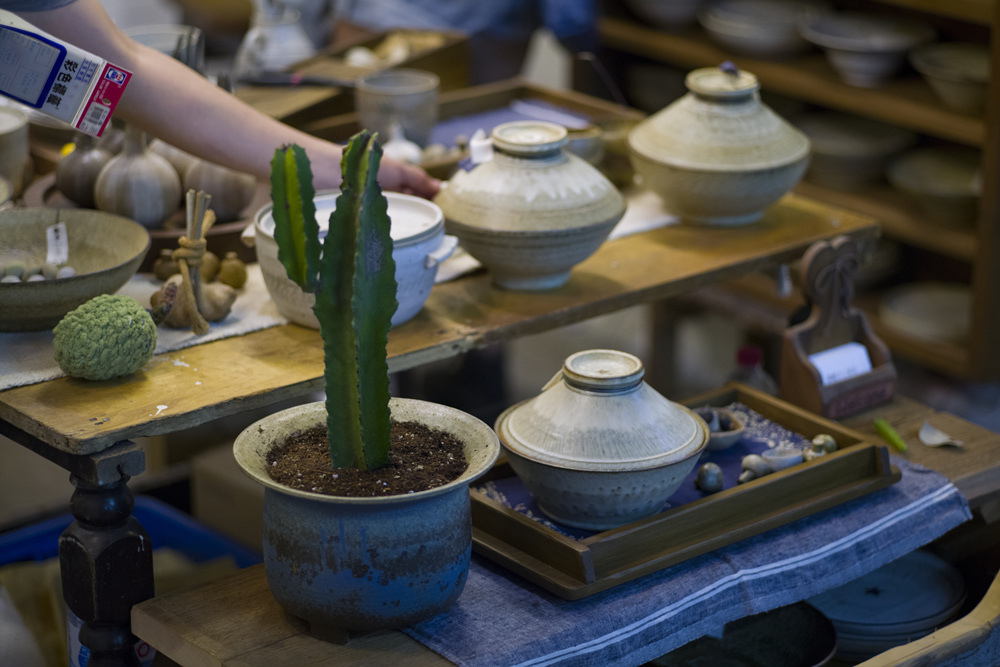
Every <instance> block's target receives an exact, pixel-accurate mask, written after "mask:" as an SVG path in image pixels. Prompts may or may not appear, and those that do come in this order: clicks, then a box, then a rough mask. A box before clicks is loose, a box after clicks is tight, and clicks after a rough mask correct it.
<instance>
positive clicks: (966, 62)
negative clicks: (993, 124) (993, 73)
mask: <svg viewBox="0 0 1000 667" xmlns="http://www.w3.org/2000/svg"><path fill="white" fill-rule="evenodd" d="M910 64H911V65H913V68H914V69H915V70H917V71H918V72H920V75H921V76H923V77H924V80H925V81H927V85H928V86H930V88H931V90H933V91H934V94H935V95H937V96H938V99H940V100H941V102H942V103H943V104H944V105H945V106H947V107H948V108H950V109H953V110H955V111H960V112H962V113H970V114H979V115H981V114H983V113H984V112H985V111H986V90H987V87H988V86H989V82H990V51H989V49H988V48H987V47H985V46H983V45H981V44H973V43H970V42H939V43H936V44H926V45H924V46H921V47H920V48H917V49H914V50H913V51H911V52H910Z"/></svg>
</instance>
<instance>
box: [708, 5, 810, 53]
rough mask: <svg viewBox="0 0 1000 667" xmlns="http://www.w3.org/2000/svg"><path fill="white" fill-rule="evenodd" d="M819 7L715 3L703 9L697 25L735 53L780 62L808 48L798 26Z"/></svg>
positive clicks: (808, 44)
mask: <svg viewBox="0 0 1000 667" xmlns="http://www.w3.org/2000/svg"><path fill="white" fill-rule="evenodd" d="M820 7H821V5H818V4H815V3H811V2H798V1H797V0H716V1H715V2H712V3H710V4H705V5H702V7H701V9H699V11H698V23H700V24H701V26H702V27H703V28H704V29H705V31H706V32H708V34H709V35H710V36H711V37H712V39H714V40H715V41H716V42H718V43H719V44H720V45H722V46H723V47H725V48H727V49H730V50H732V51H733V52H734V53H739V54H743V55H748V56H758V57H763V58H781V57H785V56H790V55H793V54H796V53H801V52H802V51H805V50H806V49H809V48H811V46H812V45H811V44H810V43H809V42H808V41H806V39H805V38H804V37H802V35H801V34H799V30H798V24H799V22H800V21H801V20H802V19H803V18H804V17H805V16H808V15H809V14H811V13H813V12H815V11H817V10H818V9H820Z"/></svg>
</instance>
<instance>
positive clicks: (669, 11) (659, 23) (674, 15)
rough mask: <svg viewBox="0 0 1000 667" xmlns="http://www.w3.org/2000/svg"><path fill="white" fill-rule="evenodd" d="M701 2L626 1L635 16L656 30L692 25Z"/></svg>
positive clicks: (690, 0)
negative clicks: (647, 22)
mask: <svg viewBox="0 0 1000 667" xmlns="http://www.w3.org/2000/svg"><path fill="white" fill-rule="evenodd" d="M702 2H703V0H626V2H625V4H626V5H628V7H629V9H631V10H632V11H633V12H634V13H635V15H636V16H638V17H639V18H641V19H644V20H646V21H649V22H650V23H651V24H652V25H654V26H656V27H657V28H666V29H668V30H670V29H676V28H683V27H685V26H689V25H692V24H693V23H694V22H695V21H696V19H697V16H698V8H699V7H700V6H701V5H702Z"/></svg>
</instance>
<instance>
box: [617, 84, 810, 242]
mask: <svg viewBox="0 0 1000 667" xmlns="http://www.w3.org/2000/svg"><path fill="white" fill-rule="evenodd" d="M685 83H686V85H687V87H688V90H689V92H688V93H687V94H686V95H684V96H683V97H681V98H680V99H679V100H677V101H675V102H673V103H671V104H670V105H669V106H667V107H666V108H664V109H662V110H660V111H658V112H656V113H655V114H653V115H652V116H650V117H649V118H647V119H645V120H643V121H642V122H640V123H639V124H637V125H636V126H635V128H633V129H632V130H631V132H629V135H628V148H629V154H630V157H631V159H632V164H633V165H634V166H635V171H636V173H637V174H638V175H639V176H640V177H641V179H642V184H643V185H644V186H645V187H648V188H649V189H650V190H652V191H653V192H655V193H656V194H658V195H659V196H660V198H661V199H662V200H663V203H664V207H665V208H666V209H667V210H668V211H669V212H670V213H673V214H675V215H677V216H679V217H680V218H681V219H682V220H684V221H685V222H690V223H694V224H702V225H713V226H734V225H744V224H749V223H752V222H755V221H757V220H759V219H760V218H761V217H762V216H763V215H764V210H765V209H766V208H767V207H768V206H770V205H771V204H774V203H775V202H776V201H778V199H780V198H781V197H782V196H783V195H784V194H785V193H787V192H788V191H789V190H791V189H792V188H793V187H794V186H795V185H796V184H797V183H798V182H799V180H800V179H801V178H802V175H803V174H804V173H805V170H806V167H807V166H808V164H809V139H808V137H806V135H805V134H803V133H802V132H800V131H799V130H798V129H796V128H794V127H793V126H792V125H791V124H790V123H788V122H787V121H786V120H785V119H783V118H781V117H780V116H779V115H778V114H776V113H775V112H774V111H773V110H772V109H771V108H770V107H768V106H767V105H765V104H764V103H762V102H761V100H760V94H759V88H760V86H759V84H758V82H757V77H756V76H754V75H753V74H752V73H751V72H747V71H746V70H736V69H734V68H731V69H723V68H722V67H706V68H703V69H697V70H694V71H693V72H691V73H689V74H688V75H687V79H686V82H685Z"/></svg>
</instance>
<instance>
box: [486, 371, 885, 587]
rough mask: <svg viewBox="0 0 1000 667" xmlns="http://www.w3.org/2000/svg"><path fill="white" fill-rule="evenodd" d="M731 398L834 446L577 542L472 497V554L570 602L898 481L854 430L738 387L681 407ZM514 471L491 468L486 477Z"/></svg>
mask: <svg viewBox="0 0 1000 667" xmlns="http://www.w3.org/2000/svg"><path fill="white" fill-rule="evenodd" d="M734 401H737V402H740V403H742V404H744V405H746V406H747V407H748V408H751V409H752V410H755V411H756V412H758V413H760V414H761V415H762V416H764V417H766V418H767V419H769V420H770V421H772V422H774V423H777V424H779V425H781V426H783V427H785V428H787V429H789V430H791V431H794V432H796V433H799V434H800V435H803V436H805V437H807V438H812V437H813V436H815V435H816V434H818V433H829V434H830V435H832V436H833V437H834V438H836V440H837V442H838V443H839V444H840V446H841V449H840V450H838V451H837V452H835V453H833V454H828V455H827V456H824V457H821V458H819V459H816V460H813V461H810V462H807V463H802V464H799V465H797V466H793V467H791V468H788V469H786V470H783V471H781V472H777V473H773V474H771V475H767V476H766V477H763V478H760V479H756V480H753V481H751V482H748V483H746V484H742V485H740V486H737V487H734V488H730V489H726V490H723V491H720V492H719V493H716V494H714V495H712V496H709V497H706V498H704V499H702V500H697V501H694V502H691V503H688V504H686V505H683V506H681V507H676V508H673V509H670V510H667V511H665V512H662V513H660V514H657V515H655V516H652V517H648V518H646V519H642V520H640V521H636V522H633V523H630V524H627V525H625V526H622V527H619V528H615V529H613V530H607V531H604V532H601V533H597V534H595V535H593V536H591V537H587V538H584V539H580V540H574V539H572V538H570V537H567V536H565V535H563V534H561V533H559V532H557V531H555V530H553V529H551V528H549V527H547V526H545V525H543V524H542V523H539V522H538V521H535V520H533V519H530V518H528V517H527V516H525V515H523V514H521V513H520V512H517V511H516V510H513V509H511V508H509V507H506V506H505V505H503V504H501V503H498V502H496V501H494V500H492V499H491V498H488V497H487V496H486V495H485V494H484V493H483V492H481V491H478V490H476V489H473V490H472V526H473V530H472V532H473V550H474V551H475V552H476V553H478V554H480V555H482V556H485V557H486V558H489V559H490V560H492V561H494V562H496V563H498V564H500V565H502V566H504V567H506V568H507V569H509V570H511V571H512V572H514V573H516V574H518V575H520V576H522V577H524V578H525V579H527V580H528V581H531V582H533V583H535V584H537V585H539V586H541V587H542V588H544V589H546V590H548V591H550V592H552V593H554V594H556V595H558V596H560V597H563V598H566V599H569V600H577V599H580V598H584V597H587V596H588V595H593V594H594V593H597V592H599V591H603V590H606V589H608V588H611V587H613V586H617V585H619V584H623V583H625V582H627V581H631V580H633V579H636V578H638V577H641V576H643V575H646V574H650V573H652V572H656V571H658V570H662V569H664V568H667V567H670V566H671V565H676V564H677V563H680V562H682V561H685V560H687V559H689V558H693V557H695V556H699V555H701V554H704V553H707V552H709V551H713V550H715V549H718V548H719V547H723V546H726V545H729V544H733V543H734V542H738V541H739V540H742V539H745V538H747V537H752V536H754V535H758V534H760V533H763V532H765V531H767V530H770V529H771V528H776V527H778V526H782V525H785V524H787V523H790V522H792V521H795V520H796V519H800V518H802V517H805V516H809V515H810V514H814V513H816V512H820V511H822V510H825V509H829V508H831V507H834V506H836V505H839V504H841V503H844V502H847V501H849V500H853V499H855V498H858V497H860V496H863V495H866V494H868V493H871V492H873V491H877V490H879V489H882V488H885V487H887V486H890V485H892V484H895V483H896V482H897V481H899V479H900V478H901V474H900V472H899V470H898V469H896V468H894V467H892V466H891V465H890V463H889V453H888V450H887V449H886V448H885V447H883V446H878V445H873V444H869V443H866V442H864V436H863V435H861V434H860V433H858V432H856V431H853V430H850V429H847V428H844V427H843V426H840V425H839V424H837V423H835V422H832V421H829V420H827V419H824V418H822V417H819V416H817V415H814V414H811V413H808V412H806V411H804V410H802V409H801V408H798V407H796V406H794V405H791V404H790V403H786V402H785V401H782V400H780V399H777V398H775V397H773V396H769V395H767V394H764V393H762V392H759V391H756V390H754V389H752V388H750V387H746V386H743V385H740V384H730V385H727V386H726V387H724V388H722V389H719V390H716V391H714V392H710V393H708V394H702V395H700V396H698V397H695V398H693V399H691V400H688V401H684V403H685V405H688V406H689V407H697V406H702V405H715V406H723V405H728V404H730V403H733V402H734ZM512 474H513V473H512V472H511V471H510V469H509V468H508V467H507V466H506V465H505V464H500V465H499V466H497V467H496V468H495V469H494V470H493V471H492V474H491V477H492V478H493V479H497V478H500V477H507V476H510V475H512Z"/></svg>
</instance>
